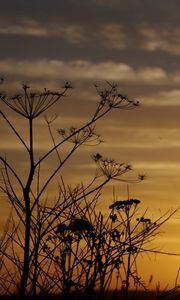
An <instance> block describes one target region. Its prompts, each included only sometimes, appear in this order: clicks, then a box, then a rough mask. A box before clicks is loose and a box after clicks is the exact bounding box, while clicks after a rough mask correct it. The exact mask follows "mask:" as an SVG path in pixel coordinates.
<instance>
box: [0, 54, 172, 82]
mask: <svg viewBox="0 0 180 300" xmlns="http://www.w3.org/2000/svg"><path fill="white" fill-rule="evenodd" d="M0 70H1V74H4V76H10V75H13V76H16V77H17V76H20V77H21V76H22V77H23V79H24V78H35V79H37V78H39V79H42V80H43V79H46V80H47V79H49V80H60V79H61V80H62V79H65V80H91V81H93V82H94V81H97V80H111V81H117V82H121V81H122V82H131V83H140V84H150V85H151V84H155V85H156V84H162V83H163V84H168V82H169V79H168V75H167V73H166V71H165V70H163V69H161V68H157V67H145V68H140V69H134V68H132V67H131V66H129V65H127V64H125V63H121V62H119V63H115V62H113V61H105V62H99V63H92V62H90V61H87V60H73V61H69V62H64V61H62V60H48V59H39V60H13V59H7V60H0Z"/></svg>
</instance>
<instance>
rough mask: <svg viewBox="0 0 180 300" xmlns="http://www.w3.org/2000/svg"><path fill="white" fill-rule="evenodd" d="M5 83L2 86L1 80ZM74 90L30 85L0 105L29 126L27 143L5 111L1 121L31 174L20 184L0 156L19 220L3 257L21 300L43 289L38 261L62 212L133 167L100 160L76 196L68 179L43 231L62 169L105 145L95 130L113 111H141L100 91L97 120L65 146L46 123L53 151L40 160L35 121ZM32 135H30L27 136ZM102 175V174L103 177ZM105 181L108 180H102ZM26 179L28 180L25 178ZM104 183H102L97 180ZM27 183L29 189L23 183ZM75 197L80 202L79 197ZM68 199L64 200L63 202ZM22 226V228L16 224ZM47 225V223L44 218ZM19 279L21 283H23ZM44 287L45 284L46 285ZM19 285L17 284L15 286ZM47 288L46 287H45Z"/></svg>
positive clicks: (71, 134)
mask: <svg viewBox="0 0 180 300" xmlns="http://www.w3.org/2000/svg"><path fill="white" fill-rule="evenodd" d="M1 82H2V80H1ZM70 88H71V85H70V84H69V82H66V83H65V85H64V87H63V88H62V91H61V92H59V91H57V92H56V91H51V90H48V89H46V88H45V89H44V90H43V91H41V92H39V91H34V90H33V89H32V88H31V87H30V86H29V85H27V84H24V85H23V86H22V91H21V92H20V93H18V94H15V95H14V96H8V95H7V94H6V93H4V92H1V93H0V100H1V104H2V103H3V104H4V105H5V106H7V107H8V108H10V109H11V110H12V111H13V112H14V113H16V114H18V115H19V116H20V117H22V118H25V119H26V120H27V128H24V134H26V133H27V135H26V137H25V138H24V137H23V136H22V135H21V134H20V133H19V132H18V130H17V128H16V127H15V126H14V125H13V123H12V121H10V119H9V117H8V113H7V112H6V110H4V109H3V106H2V109H1V110H0V115H1V118H2V120H3V121H4V122H5V123H6V124H7V125H8V126H9V129H10V130H11V132H12V133H13V134H14V136H15V137H16V138H17V139H18V141H19V142H20V144H21V146H22V147H23V148H22V149H23V150H24V152H26V153H27V155H28V162H29V167H28V168H29V169H28V170H27V173H28V174H27V177H26V178H21V175H19V174H18V172H17V170H16V169H15V168H14V167H13V166H12V164H11V162H10V161H9V160H8V157H7V156H2V155H1V156H0V161H1V177H2V181H1V186H0V190H1V192H2V193H4V195H6V197H7V199H8V201H9V202H10V203H11V205H12V207H13V209H14V213H16V217H15V218H14V221H13V222H12V224H13V227H14V229H13V233H12V236H11V242H12V245H13V246H12V253H11V254H9V253H8V254H7V253H5V252H4V254H5V256H6V259H7V260H9V262H11V263H13V264H14V268H15V270H16V271H17V274H18V276H20V285H19V295H20V297H21V299H25V297H26V295H27V294H32V295H34V297H35V296H36V293H37V290H39V289H40V288H41V287H42V286H41V287H40V283H39V286H38V285H37V284H36V283H37V282H40V281H38V277H39V276H40V275H39V270H38V268H39V259H40V257H42V254H41V252H43V251H44V250H47V249H45V247H46V246H45V244H43V243H44V236H45V235H46V234H47V232H48V231H49V230H50V229H51V228H52V226H53V224H55V223H56V220H57V219H58V217H59V216H60V215H61V214H62V213H63V211H64V210H65V209H66V208H67V207H70V206H72V204H74V202H78V201H80V200H81V199H82V198H83V197H87V196H90V195H93V193H94V194H95V193H98V192H99V191H100V190H101V189H102V188H103V186H104V185H105V184H107V183H108V182H109V181H110V180H112V179H116V180H117V179H118V178H119V176H120V177H121V175H123V174H125V173H126V172H127V171H129V170H130V168H129V166H126V165H124V164H116V163H115V162H114V161H111V160H103V159H98V160H97V155H96V157H95V159H96V160H97V161H96V162H97V164H98V173H97V174H96V175H95V177H94V178H93V179H92V182H90V183H89V185H87V186H85V187H82V186H80V187H76V188H75V189H74V190H73V189H72V190H71V189H68V185H65V183H64V181H63V179H62V180H61V183H59V184H60V194H61V196H60V198H59V201H57V203H56V204H55V205H54V207H53V210H55V209H57V208H58V214H57V215H54V217H52V219H51V221H49V220H48V222H49V223H48V224H47V223H46V226H44V223H43V222H44V218H45V215H44V214H45V208H44V209H43V208H42V206H40V203H41V202H43V201H44V198H45V191H46V189H47V187H49V185H50V183H51V182H52V180H53V178H54V177H55V176H56V175H59V176H60V171H61V169H62V167H63V166H64V165H65V164H66V163H67V161H68V159H69V158H70V157H71V156H72V155H73V153H74V152H75V151H76V150H77V149H78V148H79V147H80V146H82V145H86V144H88V145H96V144H99V143H101V142H102V140H101V138H100V136H99V135H98V134H97V133H96V130H95V126H94V125H95V124H96V122H97V121H98V120H99V119H101V118H102V117H103V116H104V115H106V114H107V113H108V112H110V111H111V110H112V109H113V108H117V109H133V108H135V107H136V106H138V105H139V102H138V101H134V100H130V99H128V98H127V97H125V96H124V95H122V94H120V93H119V92H118V89H117V86H116V85H114V84H108V85H107V88H105V89H101V88H99V87H98V86H96V90H97V93H98V95H99V102H98V103H97V106H96V109H95V112H94V113H93V114H92V117H91V118H90V119H89V120H88V121H87V122H86V123H85V124H83V125H82V126H80V127H79V128H76V127H72V126H71V127H70V128H69V129H59V130H58V133H59V137H60V140H58V141H55V138H54V136H53V134H52V130H51V123H52V121H53V120H49V119H48V118H47V117H46V123H47V126H48V130H49V133H50V137H51V139H52V141H53V146H52V148H51V149H50V150H48V151H47V152H46V153H45V154H44V155H42V156H41V157H40V158H39V159H37V158H36V150H35V147H34V137H35V135H36V134H37V132H35V129H34V120H35V119H37V118H38V117H40V116H41V115H42V114H43V113H44V112H46V111H47V110H48V109H49V108H51V107H52V106H53V105H55V104H56V103H57V102H59V101H62V100H63V98H64V96H65V95H67V92H68V90H69V89H70ZM25 129H27V132H25ZM66 142H70V143H71V147H69V148H68V150H67V152H66V153H65V154H64V156H62V155H60V152H59V149H61V147H62V146H64V144H65V143H66ZM53 154H54V155H57V157H58V163H57V165H56V166H55V168H54V170H53V171H52V173H51V174H47V176H48V177H47V179H46V180H45V182H44V183H41V184H40V175H41V174H40V173H41V172H40V171H41V166H42V165H43V163H44V162H46V160H50V159H51V155H53ZM99 172H100V173H99ZM102 175H103V176H102ZM23 176H24V175H23ZM99 177H101V182H100V181H97V180H96V179H97V178H99ZM24 182H25V183H24ZM74 194H75V196H74ZM62 198H63V199H62ZM17 219H18V220H19V221H18V222H17V221H16V220H17ZM45 219H46V218H45ZM18 276H17V277H18ZM41 281H42V282H43V279H41ZM14 285H16V283H14ZM42 285H43V284H42Z"/></svg>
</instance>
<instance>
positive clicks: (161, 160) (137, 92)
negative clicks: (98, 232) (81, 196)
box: [0, 0, 180, 286]
mask: <svg viewBox="0 0 180 300" xmlns="http://www.w3.org/2000/svg"><path fill="white" fill-rule="evenodd" d="M0 2H1V3H0V4H1V6H0V41H1V42H0V76H2V77H4V78H5V79H6V80H5V84H4V90H6V91H7V90H8V89H9V91H10V92H11V91H12V90H13V89H17V87H19V86H20V84H21V83H22V82H28V83H30V84H31V85H32V86H34V87H38V86H39V87H40V88H43V87H47V88H54V89H60V88H61V87H62V85H63V83H64V82H65V81H69V82H70V83H71V84H72V86H73V89H72V90H71V91H70V92H69V97H67V98H66V99H65V104H64V106H58V109H57V108H56V110H52V111H53V112H56V113H58V115H59V118H58V119H57V121H56V123H55V125H56V126H55V125H54V128H55V129H57V128H58V127H61V126H62V124H63V126H68V125H74V124H80V123H81V122H83V121H86V120H87V118H88V116H90V114H91V111H93V107H94V103H95V101H98V95H97V93H96V90H95V88H94V86H93V84H94V83H97V84H99V85H103V86H104V85H105V81H106V80H107V81H109V82H113V83H117V84H118V89H119V91H120V92H122V93H124V94H125V95H127V96H129V97H130V98H132V99H138V100H139V101H140V107H138V108H136V109H134V110H131V111H122V110H121V111H114V112H111V114H110V115H108V116H107V117H106V118H105V119H104V120H101V121H100V123H99V126H97V129H98V131H99V132H100V133H101V134H102V137H103V139H104V140H105V143H103V144H102V145H100V146H99V147H98V148H97V149H95V148H94V149H92V148H91V149H89V148H88V149H82V150H81V151H80V158H79V160H78V159H77V160H76V161H74V162H73V170H71V174H72V175H73V177H72V178H69V180H70V181H71V182H74V177H76V179H77V174H79V176H80V174H81V176H80V177H79V178H80V179H81V180H83V178H82V174H83V176H84V178H85V179H86V178H88V176H89V174H90V173H91V172H92V167H93V162H92V160H91V157H90V156H91V154H92V153H93V152H95V151H98V152H100V153H102V154H103V155H105V156H107V157H113V158H115V159H116V160H117V161H120V162H121V161H122V162H128V163H130V164H131V165H132V166H133V169H134V174H135V176H136V174H138V173H139V172H140V173H145V174H146V180H145V181H144V182H142V183H140V184H132V185H130V187H129V189H130V196H131V197H133V198H138V199H141V200H142V203H143V207H144V208H145V209H146V208H148V213H149V215H150V216H151V217H152V218H153V216H159V215H160V214H161V213H164V212H165V211H167V210H169V209H175V208H177V207H178V206H179V205H180V1H179V0H172V1H169V0H159V1H154V2H153V1H149V0H143V1H142V0H131V1H130V0H121V1H120V0H76V1H75V0H51V1H50V0H43V1H41V0H39V1H37V0H36V1H35V0H31V1H24V0H13V1H10V0H6V1H0ZM10 114H11V113H10ZM13 118H14V120H13V121H14V124H17V127H21V123H20V120H19V117H17V116H16V115H14V117H13ZM16 118H17V119H16ZM38 122H39V123H38V126H39V132H40V133H41V130H42V129H41V128H42V124H43V122H44V121H43V119H39V121H38ZM61 122H62V124H61ZM0 126H1V127H0V132H1V144H0V148H1V151H2V152H3V153H6V154H7V157H8V156H9V157H12V155H13V157H17V160H18V158H20V157H21V152H20V151H21V149H20V148H19V145H16V144H15V143H13V145H12V142H11V140H10V139H9V140H7V139H6V138H5V137H7V136H8V129H7V128H6V127H5V126H4V123H3V122H2V121H1V120H0ZM48 146H49V145H48V142H47V141H46V138H45V135H43V134H41V135H40V137H39V139H38V147H39V149H40V150H42V151H43V150H45V149H47V148H48ZM21 163H22V162H21ZM47 169H48V166H47ZM66 179H67V178H66ZM111 191H112V189H111ZM116 194H117V196H118V197H119V198H127V189H126V185H125V184H124V185H123V184H121V185H120V186H117V187H116ZM109 195H110V196H109ZM109 195H108V197H110V198H111V193H109ZM1 205H2V204H1ZM100 205H101V206H102V208H103V209H105V208H106V206H108V199H106V201H105V204H102V203H101V204H100ZM103 205H104V206H103ZM2 210H3V208H2ZM179 226H180V212H179V213H176V214H175V215H174V217H172V218H171V220H170V221H168V224H166V225H165V226H164V228H163V232H164V233H163V235H162V236H161V239H160V240H161V243H160V242H158V245H159V246H158V247H159V248H158V249H161V250H162V251H169V252H173V253H179V254H180V236H179ZM160 240H159V241H160ZM146 263H147V264H146ZM179 266H180V257H172V256H168V257H165V256H156V257H153V258H152V259H151V261H150V260H148V258H147V257H146V261H145V262H144V267H143V268H144V270H146V274H145V277H146V279H147V278H148V276H150V275H151V274H155V280H156V281H160V282H162V285H164V286H165V285H166V284H169V283H170V284H172V283H173V282H174V279H175V276H176V272H177V270H178V268H179ZM167 268H169V271H167ZM160 270H162V271H160Z"/></svg>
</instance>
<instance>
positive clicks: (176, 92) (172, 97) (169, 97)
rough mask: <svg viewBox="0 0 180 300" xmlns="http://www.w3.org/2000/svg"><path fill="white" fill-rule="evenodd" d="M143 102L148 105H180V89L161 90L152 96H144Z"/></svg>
mask: <svg viewBox="0 0 180 300" xmlns="http://www.w3.org/2000/svg"><path fill="white" fill-rule="evenodd" d="M143 104H144V105H147V106H152V105H153V106H180V89H171V90H169V91H159V92H158V93H156V94H153V95H151V96H144V97H143Z"/></svg>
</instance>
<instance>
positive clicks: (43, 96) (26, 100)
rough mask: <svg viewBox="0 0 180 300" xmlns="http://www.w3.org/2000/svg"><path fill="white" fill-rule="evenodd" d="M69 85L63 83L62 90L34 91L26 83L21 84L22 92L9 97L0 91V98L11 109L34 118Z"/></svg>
mask: <svg viewBox="0 0 180 300" xmlns="http://www.w3.org/2000/svg"><path fill="white" fill-rule="evenodd" d="M70 87H71V86H70V85H69V84H67V83H66V84H65V85H64V87H63V90H62V92H56V91H50V90H47V89H46V88H44V90H43V91H42V92H35V91H33V90H32V89H31V87H30V86H28V85H27V84H23V85H22V93H19V94H16V95H14V96H12V97H9V96H8V95H6V94H5V93H0V99H1V101H3V102H4V103H5V104H6V105H7V106H8V107H10V108H11V109H12V110H13V111H15V112H17V113H18V114H20V115H22V116H23V117H25V118H27V119H30V118H31V119H35V118H36V117H38V116H39V115H40V114H41V113H43V112H45V111H46V110H47V109H48V108H50V107H51V106H52V105H53V104H54V103H56V102H57V101H58V100H59V99H60V98H61V97H62V96H64V95H65V93H66V91H67V90H68V89H69V88H70Z"/></svg>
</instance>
